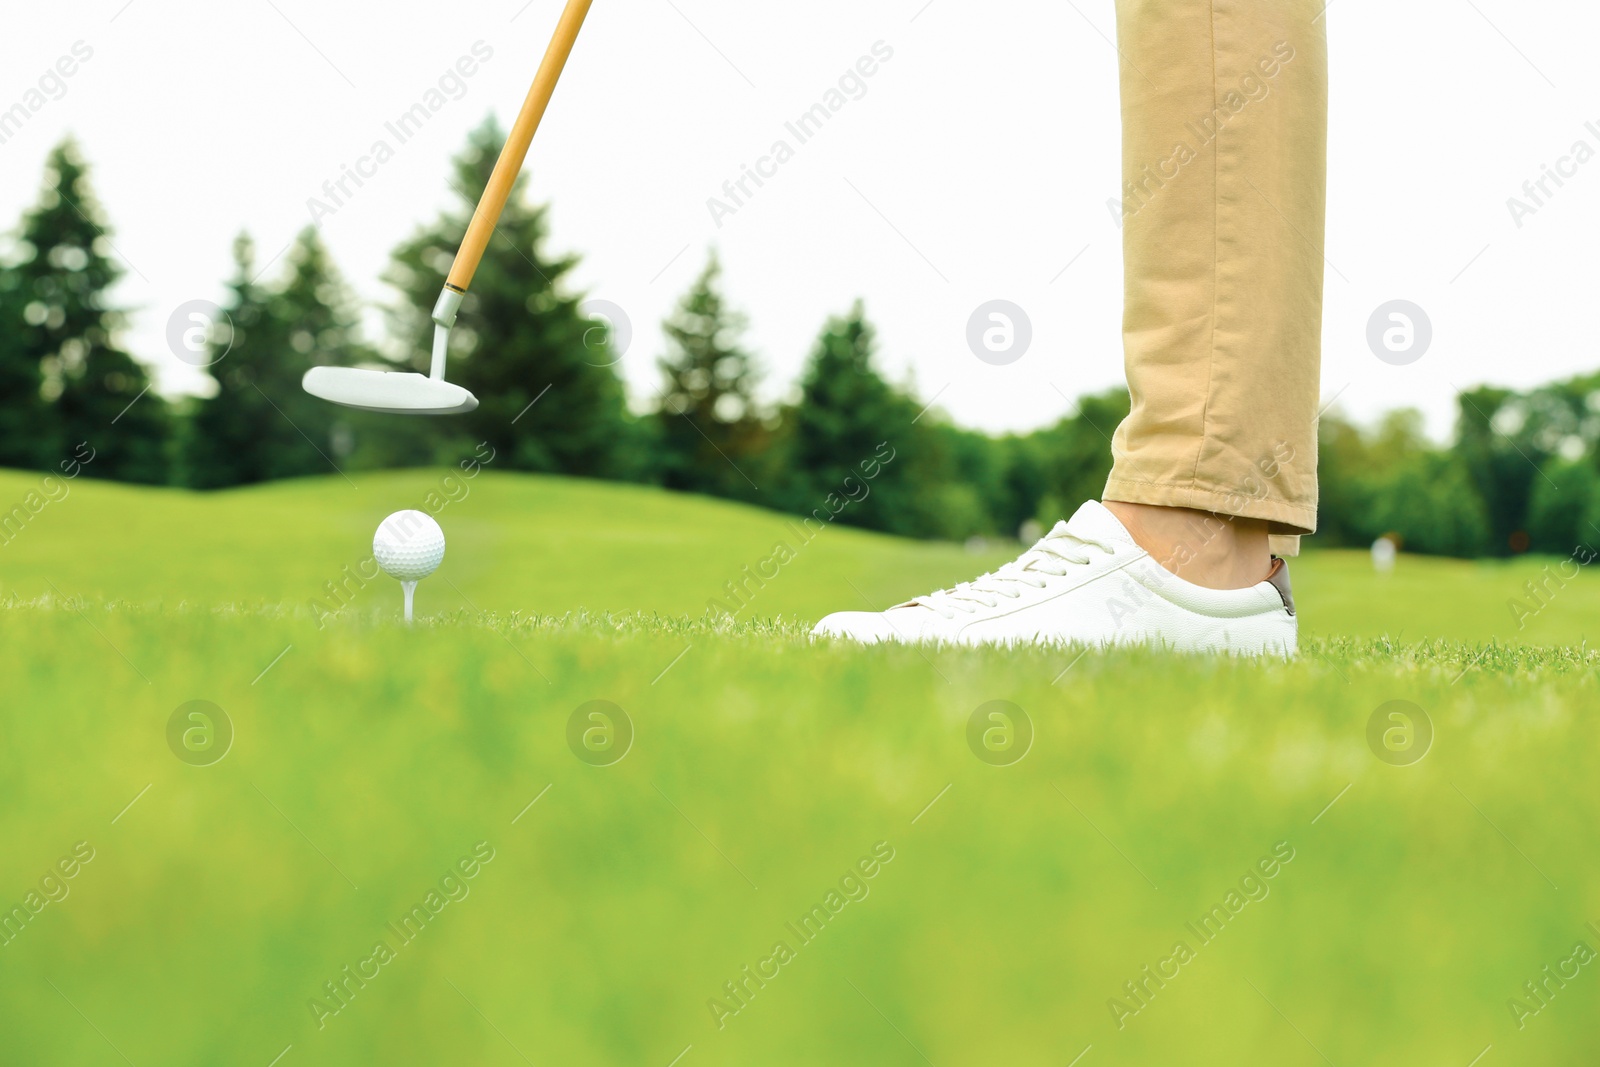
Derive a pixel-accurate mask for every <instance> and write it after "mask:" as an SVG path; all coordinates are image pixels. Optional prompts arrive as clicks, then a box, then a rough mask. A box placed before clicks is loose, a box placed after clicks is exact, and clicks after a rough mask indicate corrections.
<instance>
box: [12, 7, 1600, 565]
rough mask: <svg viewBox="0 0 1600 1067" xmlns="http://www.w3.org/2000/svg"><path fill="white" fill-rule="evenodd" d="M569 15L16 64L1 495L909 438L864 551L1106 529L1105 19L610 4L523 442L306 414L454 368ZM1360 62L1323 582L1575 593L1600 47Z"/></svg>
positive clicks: (1520, 44)
mask: <svg viewBox="0 0 1600 1067" xmlns="http://www.w3.org/2000/svg"><path fill="white" fill-rule="evenodd" d="M557 11H558V5H557V4H555V3H554V2H548V3H547V2H544V0H536V2H533V3H525V2H523V0H510V2H507V3H489V4H481V5H475V6H473V7H471V8H470V9H465V10H462V11H453V12H452V13H451V16H450V18H449V19H447V20H444V21H443V22H441V20H440V18H439V15H438V11H437V8H436V7H434V6H431V5H424V4H421V3H410V2H402V3H396V4H390V5H385V6H384V7H383V8H382V10H381V11H379V10H378V9H377V8H375V7H373V6H372V5H362V4H358V5H345V6H342V7H340V8H338V9H330V8H328V7H326V6H316V5H307V4H302V3H297V2H296V0H283V2H281V3H276V2H275V3H267V2H262V3H251V4H244V5H237V6H232V7H228V8H225V9H218V8H216V7H214V6H211V5H201V4H197V3H180V2H173V0H133V2H131V3H129V2H127V0H110V2H106V3H88V4H81V5H72V6H70V7H56V8H51V9H48V10H44V11H39V12H36V13H33V14H30V18H29V21H28V26H27V28H26V31H25V32H19V33H14V34H10V35H7V37H6V39H5V40H4V41H3V42H0V69H4V70H6V71H8V72H9V73H8V81H7V82H6V84H5V85H3V86H0V160H3V161H4V165H3V166H0V220H5V221H6V224H7V227H8V230H7V235H6V237H5V239H4V242H3V244H0V381H3V383H4V384H3V389H4V395H5V397H6V403H5V405H4V408H3V410H0V465H3V466H10V467H22V468H39V469H56V468H57V467H58V466H59V464H60V463H61V462H62V461H63V460H64V459H67V458H68V457H70V456H71V454H72V453H73V450H74V449H76V448H78V446H80V445H82V444H84V443H86V442H87V443H88V446H89V448H90V450H92V452H93V454H94V456H95V458H94V460H93V461H92V462H91V463H89V464H87V465H86V466H85V467H84V468H83V473H85V474H86V475H88V476H90V477H99V478H111V479H121V480H129V481H137V482H146V483H161V484H171V485H181V486H191V487H195V488H208V489H209V488H220V487H224V486H230V485H239V484H247V483H252V482H257V481H262V480H268V479H275V478H282V477H290V476H296V475H310V474H328V473H332V472H333V471H334V470H335V469H338V470H359V469H369V468H373V467H389V466H411V465H419V464H424V463H431V462H435V461H439V460H444V461H448V462H454V461H455V460H457V459H458V458H460V457H461V456H464V455H468V454H470V453H471V451H472V449H473V448H474V447H475V446H476V445H477V444H478V443H479V442H482V441H486V440H487V441H491V442H492V443H493V445H494V446H495V447H496V449H497V450H498V454H499V455H500V457H501V458H500V460H499V461H498V465H499V466H500V467H501V469H506V470H528V471H542V472H558V473H568V474H578V475H585V476H594V477H602V478H611V479H621V480H627V481H636V482H645V483H653V484H661V485H665V486H667V487H669V488H674V489H684V490H691V491H695V492H701V493H708V494H712V495H717V496H725V497H730V498H735V499H740V500H745V501H747V502H750V503H755V504H758V505H762V506H766V507H773V508H778V509H783V510H789V511H802V512H803V511H808V510H810V509H811V508H812V507H814V506H816V503H817V501H818V500H820V499H821V498H823V497H825V496H826V494H827V493H829V492H832V491H833V490H834V488H835V487H836V486H837V485H838V484H839V482H840V480H841V478H842V477H843V475H844V473H845V472H847V471H848V469H849V468H850V467H851V466H853V465H854V464H856V463H858V462H859V461H860V460H861V459H862V458H863V457H864V456H866V455H869V454H871V452H872V451H873V449H874V448H875V447H876V445H877V444H878V443H879V442H881V441H884V440H893V441H895V442H896V443H897V446H898V459H897V468H898V469H897V472H896V477H895V478H894V479H892V484H890V482H889V481H886V482H885V484H884V485H882V486H880V487H879V492H878V493H877V494H876V495H875V497H874V499H873V500H872V501H870V502H868V503H867V504H866V505H865V506H863V507H860V508H854V509H851V511H850V512H849V514H847V515H845V516H844V517H842V518H841V521H843V522H847V523H852V524H856V525H861V526H865V527H869V528H875V529H882V530H887V531H890V532H894V533H900V534H906V535H911V536H917V537H935V538H946V539H966V538H971V537H977V536H984V537H990V536H1001V537H1013V536H1017V535H1019V533H1023V534H1026V533H1028V532H1031V524H1032V523H1035V522H1037V523H1043V524H1045V525H1048V524H1049V523H1051V522H1053V521H1054V520H1055V519H1057V518H1060V517H1062V514H1063V512H1064V511H1066V510H1070V508H1072V507H1073V506H1075V505H1076V503H1077V502H1079V501H1081V500H1082V499H1085V498H1087V497H1091V496H1096V495H1098V491H1099V488H1100V486H1101V484H1102V482H1103V478H1104V474H1105V471H1106V469H1107V467H1108V466H1109V463H1110V456H1109V448H1108V445H1107V438H1108V437H1109V435H1110V434H1111V432H1112V430H1113V429H1114V427H1115V425H1116V422H1117V420H1118V418H1119V417H1120V416H1121V414H1122V413H1123V412H1124V411H1125V410H1126V405H1127V399H1126V396H1125V394H1124V393H1123V392H1122V391H1121V388H1120V385H1119V383H1120V379H1121V354H1120V343H1119V336H1118V328H1119V304H1120V270H1119V268H1118V260H1119V256H1120V231H1119V229H1118V225H1117V215H1116V211H1115V198H1116V197H1117V195H1118V188H1117V182H1118V126H1117V114H1118V112H1117V98H1116V63H1117V53H1116V51H1115V47H1114V45H1113V43H1112V41H1113V39H1114V34H1115V25H1114V17H1113V11H1112V9H1111V6H1110V5H1109V4H1103V3H1101V4H1075V3H1069V4H1067V5H1064V6H1059V7H1050V8H1046V7H1044V6H1043V5H1037V4H1031V3H1004V4H998V5H986V6H984V7H982V8H981V9H980V8H977V7H973V6H971V5H963V4H959V3H954V2H949V0H932V2H926V0H907V2H893V3H871V4H844V3H819V4H809V5H805V6H804V7H803V8H793V9H789V8H781V7H780V8H771V9H765V8H764V9H760V10H757V9H752V8H749V7H748V6H746V5H737V4H732V3H725V2H720V0H685V2H682V3H679V2H677V0H673V2H670V3H669V2H665V0H663V2H662V3H659V4H657V3H651V4H634V5H605V4H601V5H597V8H596V10H595V12H594V14H593V16H592V21H591V23H590V25H589V26H588V28H587V29H586V31H585V34H584V37H583V39H582V40H581V41H580V44H579V47H578V49H577V53H576V55H575V56H574V57H573V60H572V63H571V66H570V68H569V71H568V73H567V75H566V78H565V80H564V81H563V83H562V85H561V88H560V90H559V91H558V94H557V97H556V100H555V103H554V105H553V107H552V109H551V112H550V116H549V118H548V120H547V123H546V126H545V128H544V129H543V130H542V131H541V133H540V136H539V139H538V141H537V142H536V144H535V147H534V151H533V154H532V156H531V157H530V168H529V171H528V173H527V175H526V176H525V178H524V181H523V188H522V192H521V195H520V196H519V199H518V202H517V203H515V204H514V205H513V206H512V208H511V209H510V211H508V213H507V216H506V219H505V221H504V222H503V223H502V225H501V227H500V230H501V232H500V235H499V236H498V237H497V238H496V240H495V242H494V244H493V245H492V247H491V252H490V254H489V256H488V257H487V259H486V261H485V265H484V267H483V270H482V272H481V273H480V275H479V279H478V282H477V284H476V285H475V287H474V288H475V292H474V294H473V297H472V299H471V301H470V302H469V305H468V308H467V310H466V315H465V319H464V324H465V329H463V330H462V331H460V334H459V335H458V339H457V347H456V349H455V354H454V356H453V359H454V362H453V364H452V373H453V376H454V377H456V378H457V379H458V380H460V381H461V382H462V383H463V384H465V385H467V386H468V387H469V388H472V389H473V390H474V391H475V392H477V393H478V395H479V397H480V398H481V399H483V400H484V401H485V404H484V407H483V408H482V409H480V411H479V412H478V413H477V414H476V415H475V416H474V417H472V418H468V419H462V420H441V421H436V422H426V423H423V422H405V423H401V424H399V425H398V426H396V425H394V421H395V420H370V419H362V418H360V417H351V416H349V415H346V414H344V413H342V412H339V411H337V410H336V409H333V408H331V407H328V406H327V405H323V404H320V403H318V402H316V401H312V400H310V399H309V398H307V397H305V396H304V395H303V394H302V393H301V392H300V390H299V388H298V381H299V378H300V375H301V373H303V371H304V369H305V368H306V367H308V366H311V365H313V364H315V363H337V364H357V363H379V364H382V363H383V362H385V361H388V362H391V363H393V362H410V363H415V362H416V360H417V359H418V358H419V357H420V356H421V355H422V354H423V353H424V350H425V343H426V330H427V324H426V314H427V311H428V310H429V309H430V308H431V305H432V301H433V297H434V295H435V294H436V292H437V289H438V283H439V281H440V280H441V278H442V274H443V272H444V270H445V269H446V267H447V266H448V262H449V256H450V255H451V254H452V253H453V251H454V247H455V241H456V240H457V238H458V237H459V234H460V232H461V230H462V227H463V225H464V222H465V219H466V217H467V214H468V212H469V210H470V204H471V202H472V201H474V200H475V199H476V197H477V194H478V192H479V190H480V189H481V186H482V183H483V181H484V179H485V177H486V174H487V171H488V168H489V167H490V165H491V164H492V160H493V158H494V153H495V152H496V150H497V148H498V144H499V139H500V136H501V129H502V127H501V124H500V120H497V119H496V117H495V116H501V117H502V119H503V120H504V121H509V117H510V116H511V115H512V114H513V113H514V111H515V109H516V107H517V105H518V104H519V103H520V100H521V97H522V95H523V93H524V92H525V91H526V83H527V81H528V79H529V76H530V74H531V71H532V69H533V67H534V66H535V64H536V62H537V59H538V56H539V55H540V54H541V52H542V49H543V46H544V42H545V40H546V38H547V35H548V33H549V30H550V27H551V25H552V24H553V22H554V19H555V16H556V14H557ZM1324 18H1325V19H1326V22H1327V26H1328V32H1329V35H1330V45H1331V50H1332V55H1333V78H1334V85H1333V115H1332V135H1331V138H1332V143H1331V159H1332V172H1331V185H1330V215H1329V227H1328V240H1327V246H1326V258H1327V260H1328V267H1329V270H1328V281H1327V287H1328V306H1327V316H1326V325H1325V338H1324V340H1325V349H1326V356H1325V363H1324V397H1325V401H1326V403H1327V404H1328V407H1327V410H1326V412H1325V414H1324V415H1323V419H1322V425H1321V429H1322V443H1323V456H1322V475H1323V515H1322V535H1321V536H1320V537H1319V539H1318V541H1317V543H1318V544H1323V545H1339V544H1349V545H1353V544H1360V545H1365V544H1368V543H1371V541H1372V540H1373V539H1374V538H1376V537H1378V536H1380V535H1385V534H1387V535H1390V537H1391V539H1392V540H1393V541H1395V542H1397V543H1399V544H1401V545H1402V546H1403V547H1404V548H1406V549H1407V550H1410V551H1417V552H1424V553H1436V554H1445V555H1457V556H1485V555H1511V554H1516V553H1520V552H1525V551H1546V552H1555V553H1561V554H1569V553H1571V552H1572V551H1573V550H1574V546H1575V545H1577V544H1578V543H1579V542H1581V541H1583V540H1585V539H1588V538H1593V537H1596V536H1600V535H1597V534H1596V529H1595V526H1594V525H1593V524H1594V523H1595V522H1596V520H1597V518H1600V503H1597V490H1596V484H1597V475H1596V470H1597V462H1600V460H1597V453H1596V447H1595V446H1596V440H1597V438H1600V378H1597V377H1596V368H1597V359H1596V352H1595V350H1594V342H1593V340H1592V330H1590V329H1589V323H1588V321H1587V315H1586V311H1587V307H1588V304H1589V303H1590V299H1589V297H1590V294H1592V290H1593V282H1594V271H1595V268H1594V263H1593V257H1592V254H1591V250H1590V247H1589V241H1588V240H1587V237H1586V235H1591V234H1593V233H1594V232H1595V225H1596V221H1597V219H1596V210H1597V193H1596V191H1595V190H1596V189H1597V188H1600V167H1595V168H1594V169H1593V172H1592V173H1591V169H1590V161H1591V160H1592V159H1593V158H1594V156H1595V154H1596V152H1597V151H1600V111H1595V110H1594V109H1592V108H1587V105H1586V101H1589V100H1592V99H1594V95H1595V94H1594V89H1595V80H1596V77H1597V75H1596V74H1595V72H1594V69H1593V65H1592V64H1590V63H1589V62H1588V61H1587V57H1586V56H1585V55H1584V54H1583V53H1582V51H1581V49H1582V47H1583V45H1582V42H1583V41H1586V40H1589V39H1592V38H1593V35H1594V31H1595V30H1597V29H1600V26H1597V25H1596V23H1597V22H1600V13H1597V12H1596V11H1595V10H1593V9H1591V8H1587V7H1584V6H1581V5H1577V4H1555V5H1541V6H1540V7H1538V8H1537V9H1530V8H1525V7H1521V6H1517V5H1511V4H1507V3H1499V2H1489V0H1486V2H1484V3H1465V4H1458V3H1445V2H1442V0H1440V2H1433V0H1426V2H1419V3H1414V4H1408V5H1406V6H1405V8H1404V9H1403V10H1394V9H1391V8H1388V7H1380V6H1379V5H1374V4H1369V3H1363V2H1359V0H1335V3H1333V4H1332V5H1330V8H1329V10H1328V11H1327V13H1326V14H1325V16H1324ZM867 70H870V71H871V73H870V74H864V73H862V72H863V71H867ZM952 70H959V71H961V72H962V73H961V76H959V77H951V72H952ZM818 105H820V106H821V107H822V108H824V109H825V110H826V111H827V114H828V115H829V117H828V118H827V119H826V121H825V122H814V123H813V126H812V127H808V128H806V129H801V128H799V127H798V126H797V123H798V121H799V119H800V117H801V116H802V115H805V114H806V113H807V112H808V111H810V109H812V108H813V107H816V106H818ZM780 142H781V143H782V144H784V145H786V146H787V148H788V151H787V152H782V151H779V150H778V146H779V143H780ZM777 160H781V162H778V161H777ZM754 172H759V173H761V174H767V175H768V177H767V178H764V179H762V180H761V181H760V183H759V184H757V182H756V180H755V179H752V178H750V177H749V176H748V175H749V174H750V173H754ZM741 181H742V182H743V188H742V189H741V188H740V185H739V183H740V182H741ZM996 299H1004V300H1007V301H1009V302H1011V303H1012V304H1013V305H1015V308H1016V309H1017V311H1018V312H1019V313H1020V317H1021V318H1025V319H1026V320H1027V329H1028V331H1029V332H1031V343H1028V344H1027V345H1026V346H1025V347H1023V348H1020V349H1019V350H1015V351H1013V352H1011V353H1010V354H1009V356H1008V358H1009V360H1010V361H1009V362H1006V363H1004V364H1003V365H996V363H995V362H993V361H986V360H984V359H980V358H978V357H977V355H976V354H975V352H974V350H973V349H972V347H971V346H970V345H969V343H968V327H969V323H970V322H971V321H972V320H973V317H974V315H975V313H978V312H979V310H980V308H982V307H984V306H985V305H987V304H988V302H990V301H992V300H996ZM1395 300H1405V301H1408V302H1410V304H1411V305H1413V306H1414V311H1412V312H1410V313H1409V314H1410V315H1411V316H1412V318H1414V319H1416V320H1417V321H1416V322H1413V324H1412V325H1414V326H1416V327H1417V329H1418V330H1419V331H1420V334H1421V335H1422V336H1429V337H1431V341H1429V342H1428V343H1426V344H1423V345H1420V346H1419V347H1418V348H1417V349H1416V350H1414V351H1412V352H1411V353H1409V354H1408V356H1407V357H1406V358H1407V360H1408V362H1404V363H1403V364H1401V365H1397V363H1396V361H1394V360H1392V359H1388V358H1383V354H1382V353H1380V352H1378V351H1377V350H1376V348H1375V347H1374V346H1373V345H1371V344H1370V343H1369V327H1370V326H1371V324H1372V323H1373V322H1375V321H1377V322H1380V323H1387V322H1389V321H1390V320H1389V319H1387V317H1386V312H1383V310H1382V309H1384V308H1387V307H1388V305H1389V304H1390V303H1391V302H1392V301H1395ZM530 405H531V406H530ZM1025 526H1028V527H1029V528H1028V529H1027V530H1025V529H1024V527H1025Z"/></svg>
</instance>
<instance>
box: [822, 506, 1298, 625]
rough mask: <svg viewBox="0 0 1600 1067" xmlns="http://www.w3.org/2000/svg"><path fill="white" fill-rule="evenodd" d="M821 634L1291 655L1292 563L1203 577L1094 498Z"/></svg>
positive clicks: (838, 618) (849, 614)
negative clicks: (1143, 540) (1214, 585)
mask: <svg viewBox="0 0 1600 1067" xmlns="http://www.w3.org/2000/svg"><path fill="white" fill-rule="evenodd" d="M812 635H813V636H817V637H844V638H849V639H850V640H853V641H860V642H864V643H866V644H876V643H878V642H880V641H902V642H907V643H911V642H928V643H944V644H957V645H988V644H1023V643H1045V644H1080V645H1089V646H1100V645H1159V646H1162V647H1165V648H1170V649H1173V650H1176V651H1182V652H1231V653H1236V654H1241V655H1262V654H1268V653H1270V654H1272V655H1279V656H1291V655H1293V654H1294V653H1295V651H1296V647H1297V627H1296V622H1295V615H1294V596H1293V595H1292V594H1291V592H1290V590H1289V568H1288V565H1287V564H1286V563H1285V562H1284V561H1283V560H1281V559H1279V560H1275V561H1274V562H1273V565H1272V573H1271V575H1269V576H1268V578H1267V579H1266V580H1265V581H1262V582H1261V583H1260V584H1258V585H1255V586H1252V587H1251V588H1249V589H1206V588H1205V587H1203V586H1198V585H1195V584H1193V583H1192V582H1186V581H1184V580H1183V579H1182V578H1179V577H1178V576H1177V575H1175V574H1173V573H1172V572H1171V571H1169V570H1167V569H1166V568H1165V567H1163V566H1161V564H1159V563H1157V562H1156V561H1155V560H1154V559H1152V558H1151V556H1150V554H1149V553H1148V552H1146V551H1145V550H1144V549H1142V548H1140V547H1139V546H1138V545H1137V544H1136V543H1135V542H1134V540H1133V538H1132V536H1130V535H1129V533H1128V531H1127V529H1126V528H1125V527H1124V526H1123V525H1122V523H1120V522H1118V521H1117V517H1116V516H1115V515H1113V514H1111V512H1110V511H1109V510H1107V509H1106V508H1105V507H1104V506H1103V505H1102V504H1100V503H1098V502H1096V501H1090V502H1089V503H1087V504H1085V505H1083V506H1082V507H1081V508H1079V509H1078V513H1077V514H1076V515H1074V516H1072V519H1071V521H1069V522H1060V523H1057V524H1056V527H1055V529H1053V530H1051V531H1050V532H1049V533H1048V534H1046V535H1045V536H1044V537H1043V538H1042V539H1040V541H1039V543H1038V544H1036V545H1034V546H1033V547H1032V548H1030V549H1028V551H1026V552H1024V553H1023V554H1022V555H1021V557H1019V558H1018V559H1016V560H1015V561H1013V562H1011V563H1008V564H1006V565H1005V566H1004V567H1001V568H1000V569H999V570H997V571H995V572H994V573H993V574H986V575H984V576H983V577H982V578H978V579H975V580H974V581H971V582H965V583H963V584H961V585H958V586H956V587H955V588H954V589H944V590H941V591H940V592H937V593H932V594H930V595H928V596H920V597H917V598H916V599H915V600H912V601H909V602H907V603H905V604H901V605H899V606H897V607H893V608H890V609H889V610H888V611H882V612H870V611H841V612H838V613H836V614H833V615H829V616H828V617H827V618H825V619H823V620H822V621H821V622H819V623H817V626H816V629H815V630H813V631H812Z"/></svg>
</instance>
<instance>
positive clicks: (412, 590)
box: [400, 582, 417, 623]
mask: <svg viewBox="0 0 1600 1067" xmlns="http://www.w3.org/2000/svg"><path fill="white" fill-rule="evenodd" d="M400 588H401V590H403V591H404V592H405V595H406V622H408V623H409V622H410V621H411V601H412V598H413V597H415V596H416V592H417V583H416V582H401V583H400Z"/></svg>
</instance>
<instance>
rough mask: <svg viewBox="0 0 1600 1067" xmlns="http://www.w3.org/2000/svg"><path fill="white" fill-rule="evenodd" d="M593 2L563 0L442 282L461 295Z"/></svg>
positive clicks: (470, 279)
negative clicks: (536, 70)
mask: <svg viewBox="0 0 1600 1067" xmlns="http://www.w3.org/2000/svg"><path fill="white" fill-rule="evenodd" d="M592 2H593V0H567V8H566V10H565V11H563V12H562V13H561V21H560V22H558V23H556V32H555V36H554V37H553V38H551V40H550V47H549V48H548V49H547V50H546V51H545V54H544V60H543V62H541V63H540V64H539V73H538V74H536V75H534V79H533V86H532V88H530V89H529V90H528V98H527V99H526V100H524V101H523V103H522V112H521V113H520V114H519V115H517V121H516V123H515V124H514V125H513V126H512V127H511V133H510V134H509V135H507V137H506V144H505V147H504V148H503V149H501V150H500V159H499V161H498V162H497V163H495V165H494V173H493V174H492V175H491V176H490V177H489V185H488V187H487V188H485V189H484V191H483V198H482V199H481V200H479V201H478V209H477V211H475V212H473V215H472V224H471V225H469V226H468V227H467V235H466V237H465V238H464V239H463V240H462V242H461V249H460V250H459V251H458V252H456V261H455V264H454V265H453V266H451V268H450V277H449V278H448V279H447V280H446V282H445V285H446V287H447V288H449V289H453V290H455V291H456V292H458V293H464V292H466V291H467V287H468V286H469V285H471V284H472V276H473V274H475V273H476V272H477V270H478V262H479V261H480V260H481V259H483V251H484V249H485V248H487V247H488V246H489V238H490V237H491V236H492V235H493V234H494V227H495V223H496V222H498V221H499V220H500V212H501V211H503V210H504V209H505V206H506V200H507V199H508V198H509V197H510V196H511V188H512V186H513V185H515V184H516V181H517V175H518V174H520V173H522V164H523V161H524V160H526V159H527V157H528V146H529V145H531V144H532V143H533V135H534V132H535V131H536V130H538V128H539V121H540V120H541V119H543V118H544V112H545V108H546V107H548V106H549V104H550V96H551V94H553V93H554V92H555V91H556V82H557V81H558V80H559V79H560V78H561V72H562V70H563V69H565V67H566V65H567V57H568V56H569V55H571V54H572V46H573V44H574V43H575V42H576V41H577V39H578V31H579V30H580V29H582V28H583V20H584V17H585V16H586V15H588V14H589V5H590V4H591V3H592Z"/></svg>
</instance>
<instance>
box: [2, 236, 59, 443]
mask: <svg viewBox="0 0 1600 1067" xmlns="http://www.w3.org/2000/svg"><path fill="white" fill-rule="evenodd" d="M32 255H33V248H32V247H31V246H29V245H22V244H21V243H20V242H18V243H17V246H16V247H14V248H11V249H7V255H6V256H5V258H3V259H0V467H42V466H45V465H47V464H49V463H50V462H51V457H50V454H49V447H50V438H51V437H52V436H53V432H54V431H53V428H52V426H51V423H50V414H51V413H50V412H49V411H48V409H46V407H45V404H44V399H43V398H42V397H41V396H40V395H39V391H40V389H41V387H42V386H43V384H44V375H43V372H42V370H41V368H40V366H39V359H38V357H37V356H36V355H34V354H33V353H31V352H29V351H28V350H27V348H26V347H25V346H24V345H23V344H22V327H23V309H24V307H25V306H26V305H27V303H28V301H27V300H25V299H24V298H23V297H24V294H23V289H22V284H23V280H22V273H21V271H19V270H18V269H17V268H18V267H19V266H21V265H22V263H23V262H25V261H26V260H27V259H28V258H31V257H32Z"/></svg>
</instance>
